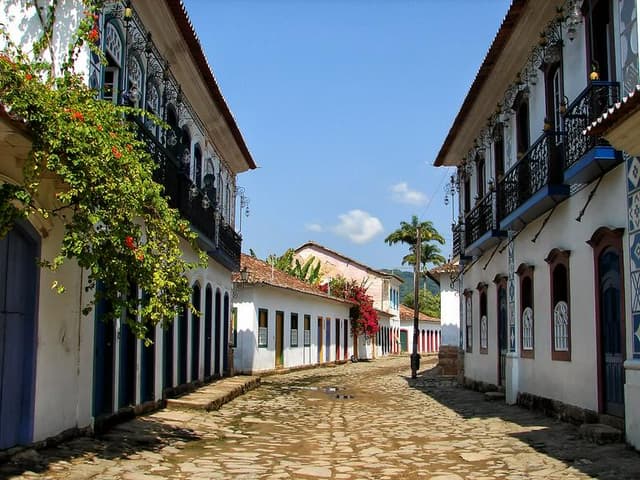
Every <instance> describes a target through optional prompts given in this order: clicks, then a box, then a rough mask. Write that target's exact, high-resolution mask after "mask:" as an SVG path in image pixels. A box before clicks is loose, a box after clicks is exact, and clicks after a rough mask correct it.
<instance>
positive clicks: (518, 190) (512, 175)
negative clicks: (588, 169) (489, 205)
mask: <svg viewBox="0 0 640 480" xmlns="http://www.w3.org/2000/svg"><path fill="white" fill-rule="evenodd" d="M562 152H563V150H562V143H561V142H560V134H559V133H557V132H545V133H543V134H542V135H541V136H540V137H539V138H538V139H537V140H536V141H535V143H534V144H533V145H532V146H531V147H530V148H529V150H527V151H526V152H525V153H524V155H523V156H522V158H521V159H520V160H519V161H518V163H516V164H515V165H514V166H513V167H511V168H510V169H509V171H507V172H506V173H505V175H504V177H503V178H502V179H501V180H500V182H499V183H498V189H497V193H498V199H499V201H498V220H499V226H500V230H504V231H507V230H510V229H511V230H518V229H520V228H522V227H523V226H524V225H526V224H527V223H529V222H531V221H532V220H534V219H535V218H537V217H538V216H539V215H541V214H542V213H543V212H545V211H546V210H548V209H550V208H551V207H553V206H554V205H555V204H557V203H559V202H561V201H562V200H564V199H565V198H567V197H568V196H569V186H568V185H565V184H564V183H563V181H562V165H563V162H562Z"/></svg>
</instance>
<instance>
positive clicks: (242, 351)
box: [232, 255, 353, 373]
mask: <svg viewBox="0 0 640 480" xmlns="http://www.w3.org/2000/svg"><path fill="white" fill-rule="evenodd" d="M243 276H245V278H244V279H243V278H242V277H243ZM234 278H235V281H234V287H235V293H234V298H233V314H232V317H233V318H234V320H233V331H234V333H233V336H232V338H234V339H235V340H234V345H235V348H234V360H233V362H234V364H233V367H234V370H235V371H236V372H239V373H256V372H266V371H271V370H279V369H290V368H296V367H304V366H310V365H320V364H324V363H329V362H332V363H333V362H345V361H347V360H348V359H349V358H350V357H351V355H352V354H353V338H352V335H351V333H350V332H351V326H350V325H351V323H350V320H349V310H350V308H351V307H352V306H353V304H352V303H351V302H348V301H346V300H343V299H340V298H336V297H332V296H330V295H327V294H325V293H323V292H322V291H321V290H320V289H319V288H318V287H317V286H314V285H310V284H308V283H306V282H303V281H302V280H299V279H297V278H295V277H293V276H291V275H288V274H286V273H284V272H282V271H280V270H278V269H276V268H274V267H273V266H271V265H269V264H268V263H266V262H263V261H262V260H258V259H257V258H253V257H250V256H248V255H242V270H241V273H236V274H235V277H234Z"/></svg>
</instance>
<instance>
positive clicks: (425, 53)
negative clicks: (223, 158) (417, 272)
mask: <svg viewBox="0 0 640 480" xmlns="http://www.w3.org/2000/svg"><path fill="white" fill-rule="evenodd" d="M184 3H185V5H186V7H187V10H188V12H189V15H190V17H191V20H192V22H193V24H194V27H195V29H196V32H197V33H198V36H199V38H200V41H201V42H202V45H203V47H204V49H205V53H206V54H207V57H208V59H209V62H210V64H211V66H212V68H213V71H214V74H215V76H216V79H217V81H218V84H219V86H220V88H221V90H222V92H223V94H224V96H225V98H226V99H227V103H228V104H229V107H230V109H231V111H232V112H233V114H234V116H235V118H236V121H237V122H238V125H239V127H240V130H241V132H242V134H243V136H244V138H245V141H246V142H247V144H248V146H249V149H250V151H251V153H252V155H253V157H254V159H255V161H256V163H257V164H258V165H259V169H257V170H253V171H250V172H246V173H243V174H241V175H240V176H239V177H238V185H240V186H243V187H244V188H245V189H246V193H247V195H248V197H249V199H250V204H249V210H250V215H249V217H243V219H242V235H243V251H244V252H248V251H249V248H252V249H253V250H254V251H255V252H256V254H257V255H258V257H260V258H265V257H266V256H267V255H269V254H270V253H277V254H281V253H283V252H284V251H285V250H286V249H287V248H288V247H297V246H299V245H300V244H302V243H304V242H306V241H308V240H314V241H317V242H319V243H321V244H323V245H326V246H327V247H329V248H332V249H335V250H338V251H340V252H342V253H343V254H345V255H347V256H349V257H352V258H354V259H357V260H359V261H361V262H364V263H366V264H368V265H370V266H372V267H375V268H398V267H400V266H401V259H402V257H403V256H404V255H405V254H406V250H407V247H406V246H394V247H389V246H387V245H386V244H385V243H384V238H385V237H386V236H387V235H388V234H389V233H390V232H392V231H393V230H395V229H396V228H397V227H398V226H399V224H400V222H401V221H402V220H406V221H408V220H410V218H411V215H413V214H415V215H418V216H419V217H420V219H422V220H425V219H426V220H431V221H432V222H433V223H434V224H435V226H436V228H437V229H438V230H439V231H440V232H441V233H442V234H443V235H444V237H445V238H446V239H447V244H446V245H445V246H444V247H443V253H444V254H445V256H448V255H449V254H450V252H451V244H450V240H451V219H452V212H451V207H450V206H449V207H446V206H445V205H444V201H443V199H444V188H445V187H444V185H445V183H446V182H447V180H448V178H449V176H450V174H451V173H452V172H451V171H450V170H448V169H445V168H435V167H433V166H432V164H433V160H434V159H435V156H436V154H437V153H438V151H439V149H440V147H441V145H442V142H443V141H444V138H445V137H446V135H447V133H448V131H449V127H450V126H451V123H452V122H453V119H454V118H455V115H456V114H457V112H458V109H459V107H460V105H461V103H462V101H463V99H464V97H465V95H466V93H467V91H468V89H469V87H470V85H471V83H472V81H473V79H474V77H475V74H476V72H477V70H478V68H479V66H480V64H481V62H482V60H483V58H484V56H485V54H486V52H487V50H488V48H489V46H490V44H491V41H492V39H493V37H494V35H495V34H496V32H497V30H498V27H499V26H500V23H501V22H502V19H503V18H504V15H505V14H506V12H507V9H508V6H509V3H510V2H509V0H458V1H453V0H421V1H418V0H413V1H410V0H406V1H405V0H184Z"/></svg>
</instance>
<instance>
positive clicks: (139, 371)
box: [0, 0, 256, 449]
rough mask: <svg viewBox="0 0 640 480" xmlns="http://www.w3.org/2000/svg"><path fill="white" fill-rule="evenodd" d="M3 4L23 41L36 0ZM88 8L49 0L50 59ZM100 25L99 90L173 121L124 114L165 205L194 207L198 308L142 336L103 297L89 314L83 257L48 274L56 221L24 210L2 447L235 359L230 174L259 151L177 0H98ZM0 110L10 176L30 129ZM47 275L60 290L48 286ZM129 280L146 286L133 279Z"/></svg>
mask: <svg viewBox="0 0 640 480" xmlns="http://www.w3.org/2000/svg"><path fill="white" fill-rule="evenodd" d="M0 5H2V8H0V23H2V24H3V25H6V26H7V28H8V30H9V32H8V33H9V35H10V37H11V39H12V41H13V42H14V43H15V44H17V45H21V46H22V47H23V48H24V50H25V51H30V46H31V42H33V39H34V38H36V37H37V34H38V29H39V28H40V25H41V23H40V22H39V20H38V13H37V12H36V7H35V6H34V4H33V2H26V1H10V2H9V1H3V2H0ZM84 8H85V7H84V5H83V2H81V1H79V0H78V1H75V0H69V1H66V2H58V3H56V8H55V10H54V12H53V14H54V15H55V18H56V22H55V23H54V25H53V31H52V38H53V42H52V45H53V47H52V49H51V51H52V55H53V57H54V59H55V60H56V63H57V64H58V65H59V64H60V61H61V59H62V58H64V55H66V54H67V43H68V42H69V41H70V40H71V39H72V33H73V32H74V31H75V29H76V28H77V26H78V24H79V22H80V19H81V18H82V16H83V15H84ZM96 27H97V29H98V31H99V37H98V38H99V40H98V41H99V47H100V49H101V50H102V51H103V52H104V56H105V59H106V61H105V62H104V63H101V62H100V61H99V58H98V57H97V56H96V55H93V54H91V53H90V52H89V50H88V49H87V48H85V49H83V50H82V51H81V52H80V54H79V55H78V57H77V58H76V59H75V64H74V68H75V71H76V72H78V73H81V74H82V75H84V77H85V78H86V80H87V82H88V84H89V86H91V87H92V88H95V89H96V92H97V95H98V96H99V98H101V99H102V100H104V101H110V102H114V103H118V104H127V105H131V106H137V107H139V108H141V109H144V110H147V111H149V112H152V113H153V114H155V115H156V116H158V117H160V118H161V119H162V120H164V121H165V122H166V123H167V124H168V125H169V128H168V129H167V130H164V129H162V128H160V127H158V126H156V125H155V124H153V123H150V122H143V121H142V120H139V119H137V118H131V119H129V120H130V121H132V122H135V123H136V124H137V128H138V131H139V135H140V137H141V138H142V139H144V141H145V142H146V143H147V145H148V147H149V151H150V153H151V154H152V156H153V157H154V159H155V160H156V161H157V165H158V168H157V169H156V172H155V180H156V181H157V182H158V183H161V184H162V185H164V187H165V193H166V195H167V198H168V200H169V204H170V206H172V207H174V208H176V209H178V210H179V211H180V213H181V215H182V216H183V217H184V218H185V219H187V220H189V222H190V224H191V227H192V229H193V230H194V231H196V232H197V234H198V243H199V246H200V247H201V248H202V249H203V250H205V251H206V253H207V254H208V255H207V263H208V264H207V267H206V268H201V269H198V270H192V271H190V272H189V281H190V283H191V285H192V289H193V290H192V291H193V297H192V300H193V304H194V305H195V306H196V308H198V309H199V310H200V312H201V315H200V316H197V315H194V314H192V313H191V312H190V311H186V309H182V310H181V311H180V312H179V314H178V315H177V317H176V319H175V320H174V321H173V322H172V323H171V324H170V326H169V328H167V329H166V330H164V329H162V328H161V327H160V326H158V327H157V328H155V329H152V330H151V331H150V332H149V334H148V335H149V337H150V340H151V341H152V343H150V344H149V345H148V346H146V345H145V343H144V342H142V341H141V340H139V339H137V338H136V337H135V336H134V335H133V333H132V332H131V330H130V329H129V327H128V326H127V324H126V323H125V317H124V316H123V317H122V318H111V317H110V316H109V314H108V309H107V307H106V305H104V304H98V305H96V307H95V308H94V310H93V311H92V312H91V313H90V314H89V315H84V314H83V313H82V311H81V308H82V306H83V305H85V304H86V303H87V301H88V300H90V299H91V298H92V296H93V294H94V292H93V291H86V289H85V287H86V285H87V282H86V276H87V275H86V271H84V270H83V269H81V268H79V267H78V266H77V264H75V263H74V262H72V261H68V262H67V263H66V264H64V265H63V267H62V268H61V269H60V270H58V271H57V272H55V275H54V273H53V272H51V271H50V270H48V269H46V268H40V267H38V266H37V265H36V263H35V262H34V259H37V258H53V257H54V256H55V254H56V253H57V252H58V251H59V248H60V242H61V239H62V235H63V233H64V226H63V225H62V223H61V222H60V221H59V220H56V219H44V218H40V217H38V216H37V215H33V216H31V217H29V219H28V221H24V222H22V223H21V224H19V225H18V226H17V227H16V228H15V229H14V230H13V231H11V232H10V233H9V234H8V235H7V236H6V237H5V238H4V239H2V240H1V241H0V247H1V248H2V252H3V255H2V260H1V261H0V273H1V274H2V277H3V278H5V280H7V279H12V278H17V279H19V283H20V288H19V289H18V292H19V293H16V290H15V287H13V286H11V282H9V283H8V282H6V281H5V282H3V283H2V288H3V289H4V291H3V292H2V297H3V298H6V299H7V303H6V304H3V315H2V320H0V321H1V322H2V325H0V329H1V330H3V331H5V330H6V332H7V334H6V335H3V336H2V338H1V340H0V357H3V358H4V359H5V361H4V362H3V363H0V382H1V384H2V388H1V389H2V391H3V395H2V397H1V401H0V449H5V448H10V447H12V446H14V445H18V444H29V443H32V442H36V441H40V440H43V439H45V438H47V437H50V436H53V435H57V434H60V433H61V432H65V431H75V430H84V429H90V428H92V427H93V426H96V427H98V426H99V425H100V424H101V422H102V421H106V420H107V419H110V418H113V417H114V416H116V415H118V414H119V413H123V412H130V411H132V410H134V411H138V410H139V409H140V408H144V406H149V407H154V406H157V405H158V404H159V402H160V401H161V400H162V399H163V398H165V397H166V396H168V395H172V394H173V393H175V392H176V391H179V390H180V389H181V388H184V386H186V385H188V384H189V383H193V382H195V383H197V382H201V381H203V380H205V379H208V378H211V377H215V376H221V375H224V374H228V373H229V372H230V362H229V354H228V353H229V351H230V349H229V348H228V343H229V338H230V333H229V332H230V327H229V326H230V314H231V294H232V278H231V272H232V271H233V270H237V269H238V268H239V263H240V245H241V238H240V236H239V235H238V233H236V231H235V227H234V215H235V208H234V204H235V193H236V176H237V175H238V174H239V173H241V172H244V171H247V170H250V169H253V168H255V167H256V165H255V163H254V160H253V159H252V157H251V154H250V153H249V151H248V149H247V146H246V144H245V143H244V140H243V138H242V135H241V134H240V131H239V129H238V126H237V125H236V123H235V121H234V119H233V117H232V115H231V113H230V111H229V108H228V106H227V104H226V102H225V100H224V98H223V97H222V94H221V92H220V90H219V88H218V86H217V84H216V82H215V79H214V77H213V74H212V72H211V70H210V67H209V66H208V63H207V60H206V58H205V56H204V53H203V50H202V47H201V46H200V44H199V41H198V39H197V36H196V34H195V32H194V31H193V28H192V26H191V23H190V21H189V19H188V16H187V13H186V11H185V9H184V6H183V5H182V3H181V2H180V1H178V0H163V1H146V0H136V1H133V2H131V4H130V5H129V4H127V5H125V4H124V3H120V2H106V3H105V6H104V8H103V10H102V11H101V12H100V14H99V15H98V17H97V19H96ZM1 111H2V115H0V175H1V180H2V181H3V182H7V183H17V182H19V181H20V178H21V168H22V165H23V164H24V162H25V159H26V158H27V155H28V153H29V150H30V146H31V142H32V141H34V140H35V139H33V138H31V136H30V132H29V130H28V128H25V127H24V125H22V124H21V123H20V122H19V119H14V118H12V117H11V115H10V113H7V112H6V111H5V110H4V109H2V110H1ZM123 181H125V180H124V179H123ZM44 185H45V188H43V189H42V191H43V192H45V193H43V195H42V198H39V199H38V200H39V201H40V202H43V204H45V205H49V204H51V202H52V201H53V196H54V194H55V192H56V191H57V190H58V189H60V187H61V186H60V185H59V183H56V179H46V180H45V183H44ZM181 248H182V250H183V254H184V257H185V258H186V259H188V260H190V261H196V260H197V256H196V253H195V252H194V251H193V249H192V248H191V247H190V245H189V244H188V243H187V242H186V241H184V242H182V245H181ZM55 280H61V281H62V282H63V283H64V285H65V287H66V291H65V293H63V294H58V293H56V292H55V291H53V290H52V289H51V288H50V287H51V284H52V283H53V282H54V281H55ZM129 294H131V295H136V296H137V298H142V292H140V291H139V290H138V289H136V288H135V287H133V288H132V291H131V292H129ZM8 311H16V312H19V316H22V317H23V318H24V319H25V321H23V322H21V323H20V324H18V323H16V322H15V319H12V318H9V317H7V316H6V315H4V313H6V312H8Z"/></svg>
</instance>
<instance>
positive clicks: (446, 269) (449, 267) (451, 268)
mask: <svg viewBox="0 0 640 480" xmlns="http://www.w3.org/2000/svg"><path fill="white" fill-rule="evenodd" d="M457 271H458V265H456V264H455V263H452V262H448V263H444V264H442V265H438V266H437V267H434V268H432V269H431V270H429V273H430V274H431V275H440V274H442V273H454V272H457Z"/></svg>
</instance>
